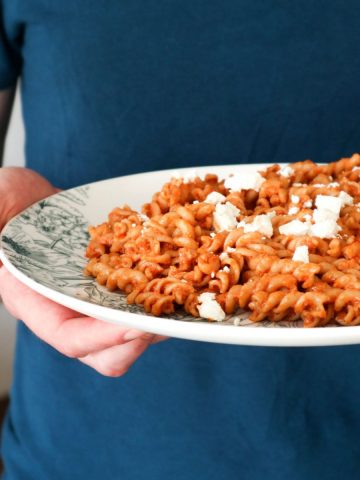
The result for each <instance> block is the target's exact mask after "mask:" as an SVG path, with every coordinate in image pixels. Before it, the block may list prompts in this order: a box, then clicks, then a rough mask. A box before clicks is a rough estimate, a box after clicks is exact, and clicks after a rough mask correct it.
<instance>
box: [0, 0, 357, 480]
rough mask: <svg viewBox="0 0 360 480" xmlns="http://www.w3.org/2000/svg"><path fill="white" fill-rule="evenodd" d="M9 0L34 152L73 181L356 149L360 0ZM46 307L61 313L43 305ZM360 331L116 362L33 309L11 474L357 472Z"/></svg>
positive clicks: (0, 63) (5, 47)
mask: <svg viewBox="0 0 360 480" xmlns="http://www.w3.org/2000/svg"><path fill="white" fill-rule="evenodd" d="M63 3H65V2H58V1H57V0H16V1H14V0H3V1H2V9H3V25H2V31H1V34H2V37H3V44H2V45H1V48H0V77H1V78H0V82H1V83H0V86H2V88H4V87H6V86H8V85H9V84H11V83H12V82H13V81H14V79H15V78H16V77H17V76H18V75H21V77H22V95H23V109H24V116H25V122H26V130H27V144H26V155H27V162H28V165H29V166H30V167H32V168H34V169H36V170H37V171H39V172H41V173H42V174H44V175H45V176H47V177H48V178H49V179H50V180H51V181H53V182H54V183H55V184H56V185H58V186H59V187H62V188H65V187H71V186H74V185H77V184H81V183H85V182H89V181H93V180H99V179H101V178H106V177H112V176H116V175H122V174H128V173H132V172H140V171H145V170H153V169H160V168H170V167H179V166H190V165H200V164H208V165H211V164H226V163H236V162H238V163H255V162H256V163H258V162H292V161H297V160H302V159H304V158H309V157H310V158H312V159H313V160H315V161H319V162H322V161H333V160H336V159H337V158H339V157H341V156H346V155H350V154H351V153H353V152H354V151H358V150H359V138H360V137H359V134H360V122H359V112H360V89H359V78H360V77H359V64H360V56H359V36H360V34H359V17H360V6H359V4H358V2H355V1H354V0H349V1H348V2H343V1H331V2H325V1H318V2H312V1H299V2H288V1H275V0H272V1H269V2H263V1H260V0H256V1H254V0H241V1H235V0H225V1H221V2H220V1H215V0H207V1H206V2H205V1H200V0H192V1H181V2H180V1H178V0H171V1H169V0H167V1H165V0H157V1H154V0H150V1H146V2H145V1H141V0H131V1H130V0H128V1H125V0H124V1H121V2H119V1H118V0H108V1H106V2H98V1H94V0H92V1H86V2H85V0H74V1H72V2H66V4H65V5H63ZM44 321H46V314H45V315H44ZM359 371H360V349H359V347H357V346H353V347H344V348H319V349H312V348H309V349H275V348H254V347H252V348H250V347H234V346H224V345H212V344H205V343H196V342H186V341H180V340H171V341H169V342H166V343H163V344H160V345H157V346H155V347H152V348H150V349H149V351H148V352H146V354H145V355H144V356H143V357H142V358H141V359H140V360H139V361H138V363H137V364H136V365H135V366H134V367H133V369H132V370H131V371H130V372H129V373H128V374H127V375H126V376H124V377H122V378H119V379H108V378H104V377H101V376H100V375H98V374H96V373H95V372H93V371H91V370H90V369H88V368H87V367H85V366H83V365H81V364H80V363H77V362H76V361H74V360H70V359H67V358H64V357H63V356H61V355H60V354H58V353H57V352H56V351H54V350H53V349H52V348H50V347H48V346H47V345H45V344H43V343H42V342H40V341H39V340H38V339H37V338H35V337H34V336H33V335H32V334H31V333H30V332H29V331H28V330H27V329H26V327H25V326H24V325H22V324H21V323H20V324H19V329H18V342H17V352H16V365H15V379H14V386H13V390H12V404H11V409H10V413H9V415H8V418H7V423H6V427H5V431H4V435H3V454H4V457H5V461H6V465H7V475H6V476H5V478H6V479H7V480H20V479H21V480H22V479H26V480H27V479H31V480H32V479H34V480H42V479H51V480H64V479H68V478H69V479H71V480H78V479H79V480H83V479H85V478H86V479H88V480H92V479H104V480H107V479H109V480H113V479H126V480H130V479H131V480H132V479H134V480H135V479H136V480H141V479H147V480H149V479H153V478H154V479H169V478H175V479H179V480H181V479H186V480H192V479H194V480H195V479H196V480H203V479H204V480H205V479H206V480H212V479H216V480H218V479H219V478H225V479H227V480H232V479H241V480H263V479H264V478H267V477H269V478H271V479H272V480H285V479H291V480H298V479H299V480H300V479H301V480H305V479H306V480H311V479H314V480H318V479H319V478H322V479H323V480H325V479H326V480H328V479H329V480H330V479H334V480H335V479H336V480H337V479H338V478H340V477H342V478H344V479H347V480H352V479H357V478H359V476H360V446H359V442H358V437H359V433H360V409H359V407H358V398H359V395H360V379H359Z"/></svg>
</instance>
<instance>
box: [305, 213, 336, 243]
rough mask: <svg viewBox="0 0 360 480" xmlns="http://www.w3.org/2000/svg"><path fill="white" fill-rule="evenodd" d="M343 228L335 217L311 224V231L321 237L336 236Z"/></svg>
mask: <svg viewBox="0 0 360 480" xmlns="http://www.w3.org/2000/svg"><path fill="white" fill-rule="evenodd" d="M339 230H341V227H340V226H339V225H338V224H337V223H336V220H335V219H334V218H329V219H328V220H323V221H322V222H316V223H315V224H314V225H312V226H311V229H310V233H311V235H314V236H315V237H319V238H334V237H335V236H336V234H337V233H338V232H339Z"/></svg>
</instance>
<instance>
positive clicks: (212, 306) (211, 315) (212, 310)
mask: <svg viewBox="0 0 360 480" xmlns="http://www.w3.org/2000/svg"><path fill="white" fill-rule="evenodd" d="M199 302H200V303H199V305H198V311H199V315H200V317H202V318H208V319H209V320H215V321H216V322H222V321H223V320H225V312H224V310H223V309H222V308H221V305H220V304H219V303H218V302H217V301H216V300H215V293H211V292H205V293H202V294H201V295H199Z"/></svg>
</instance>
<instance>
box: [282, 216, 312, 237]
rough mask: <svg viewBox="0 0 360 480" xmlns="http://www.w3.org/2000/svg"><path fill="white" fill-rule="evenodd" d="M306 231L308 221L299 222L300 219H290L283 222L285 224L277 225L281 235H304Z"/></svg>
mask: <svg viewBox="0 0 360 480" xmlns="http://www.w3.org/2000/svg"><path fill="white" fill-rule="evenodd" d="M308 231H309V223H308V222H306V223H305V222H300V220H292V221H291V222H289V223H285V225H281V227H279V232H280V233H281V234H282V235H293V236H294V237H300V236H302V235H306V234H307V233H308Z"/></svg>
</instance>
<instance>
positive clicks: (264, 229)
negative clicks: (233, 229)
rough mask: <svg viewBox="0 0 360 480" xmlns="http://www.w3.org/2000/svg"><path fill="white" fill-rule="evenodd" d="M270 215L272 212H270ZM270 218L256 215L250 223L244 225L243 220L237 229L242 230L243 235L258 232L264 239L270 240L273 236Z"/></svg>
mask: <svg viewBox="0 0 360 480" xmlns="http://www.w3.org/2000/svg"><path fill="white" fill-rule="evenodd" d="M271 213H272V212H271ZM271 218H272V217H271V216H269V215H268V214H266V215H257V216H256V217H255V218H254V220H253V221H252V222H251V223H245V222H244V221H243V220H242V221H241V222H239V223H238V227H243V228H244V233H249V232H259V233H262V234H263V235H265V236H266V237H269V238H271V237H272V235H273V226H272V223H271Z"/></svg>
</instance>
